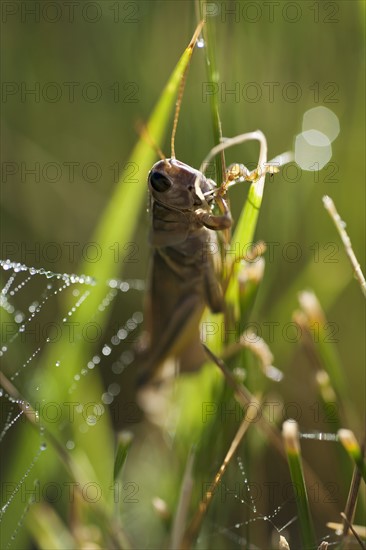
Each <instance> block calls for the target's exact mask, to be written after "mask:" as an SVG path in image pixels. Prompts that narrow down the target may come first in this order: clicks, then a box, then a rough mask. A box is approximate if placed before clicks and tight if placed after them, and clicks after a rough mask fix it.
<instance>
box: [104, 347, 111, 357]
mask: <svg viewBox="0 0 366 550" xmlns="http://www.w3.org/2000/svg"><path fill="white" fill-rule="evenodd" d="M111 352H112V348H111V347H109V346H104V347H103V349H102V353H103V355H110V354H111Z"/></svg>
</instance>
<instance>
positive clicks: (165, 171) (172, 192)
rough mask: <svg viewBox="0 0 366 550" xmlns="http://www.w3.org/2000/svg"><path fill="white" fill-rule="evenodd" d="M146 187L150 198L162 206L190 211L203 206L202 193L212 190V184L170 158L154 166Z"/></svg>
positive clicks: (189, 167)
mask: <svg viewBox="0 0 366 550" xmlns="http://www.w3.org/2000/svg"><path fill="white" fill-rule="evenodd" d="M148 186H149V190H150V193H151V196H152V198H153V199H154V200H156V201H158V202H159V203H161V204H163V205H164V206H166V207H168V208H169V207H171V208H173V209H177V210H192V209H194V208H196V207H202V206H203V205H204V203H205V199H204V193H207V192H209V191H211V190H212V188H213V182H211V180H208V179H207V178H206V177H205V176H204V175H203V174H202V173H201V172H199V171H198V170H195V169H194V168H192V167H191V166H188V164H184V163H183V162H180V161H179V160H176V159H175V158H174V159H173V158H171V159H164V160H159V161H158V162H157V163H156V164H154V166H153V167H152V169H151V170H150V173H149V176H148Z"/></svg>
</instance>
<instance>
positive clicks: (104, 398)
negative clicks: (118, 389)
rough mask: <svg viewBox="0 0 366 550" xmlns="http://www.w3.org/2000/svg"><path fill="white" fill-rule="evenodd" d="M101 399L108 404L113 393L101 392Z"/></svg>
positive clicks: (111, 399)
mask: <svg viewBox="0 0 366 550" xmlns="http://www.w3.org/2000/svg"><path fill="white" fill-rule="evenodd" d="M102 401H103V403H104V404H105V405H110V404H111V403H112V401H113V395H111V394H110V393H107V392H106V393H103V394H102Z"/></svg>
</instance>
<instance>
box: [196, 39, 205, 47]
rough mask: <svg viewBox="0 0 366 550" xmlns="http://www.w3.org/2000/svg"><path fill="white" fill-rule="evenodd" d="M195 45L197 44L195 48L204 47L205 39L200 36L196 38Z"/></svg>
mask: <svg viewBox="0 0 366 550" xmlns="http://www.w3.org/2000/svg"><path fill="white" fill-rule="evenodd" d="M196 46H197V48H204V47H205V41H204V39H203V38H202V37H201V38H199V39H198V40H197V42H196Z"/></svg>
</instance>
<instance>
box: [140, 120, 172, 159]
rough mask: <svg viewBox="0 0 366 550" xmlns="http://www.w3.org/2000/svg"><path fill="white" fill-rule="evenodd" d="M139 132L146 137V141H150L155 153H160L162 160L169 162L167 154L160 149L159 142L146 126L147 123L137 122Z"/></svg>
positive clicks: (143, 137)
mask: <svg viewBox="0 0 366 550" xmlns="http://www.w3.org/2000/svg"><path fill="white" fill-rule="evenodd" d="M137 132H138V134H139V135H140V136H141V137H142V139H144V140H145V141H146V143H148V144H149V145H150V147H152V149H154V151H155V153H156V154H157V155H158V157H159V158H160V160H163V161H164V162H165V163H166V164H169V162H168V160H167V158H166V156H165V155H164V153H163V151H162V150H161V149H160V147H159V146H158V144H157V143H156V142H155V141H154V139H153V138H152V136H151V134H150V132H149V129H148V127H147V126H146V124H145V123H144V122H138V123H137Z"/></svg>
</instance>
